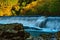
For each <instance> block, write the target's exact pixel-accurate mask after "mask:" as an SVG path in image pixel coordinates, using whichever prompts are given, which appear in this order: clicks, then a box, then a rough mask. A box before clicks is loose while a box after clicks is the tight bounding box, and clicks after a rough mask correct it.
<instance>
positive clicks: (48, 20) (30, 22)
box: [0, 16, 60, 36]
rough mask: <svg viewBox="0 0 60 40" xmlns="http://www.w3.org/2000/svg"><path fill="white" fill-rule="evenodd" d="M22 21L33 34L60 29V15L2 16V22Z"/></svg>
mask: <svg viewBox="0 0 60 40" xmlns="http://www.w3.org/2000/svg"><path fill="white" fill-rule="evenodd" d="M11 23H22V24H23V26H24V28H25V31H26V32H28V33H30V34H31V35H32V36H39V35H40V34H42V33H47V34H49V33H56V32H58V31H60V17H44V16H40V17H0V24H11Z"/></svg>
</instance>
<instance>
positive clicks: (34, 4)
mask: <svg viewBox="0 0 60 40" xmlns="http://www.w3.org/2000/svg"><path fill="white" fill-rule="evenodd" d="M59 14H60V0H0V16H19V15H59Z"/></svg>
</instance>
